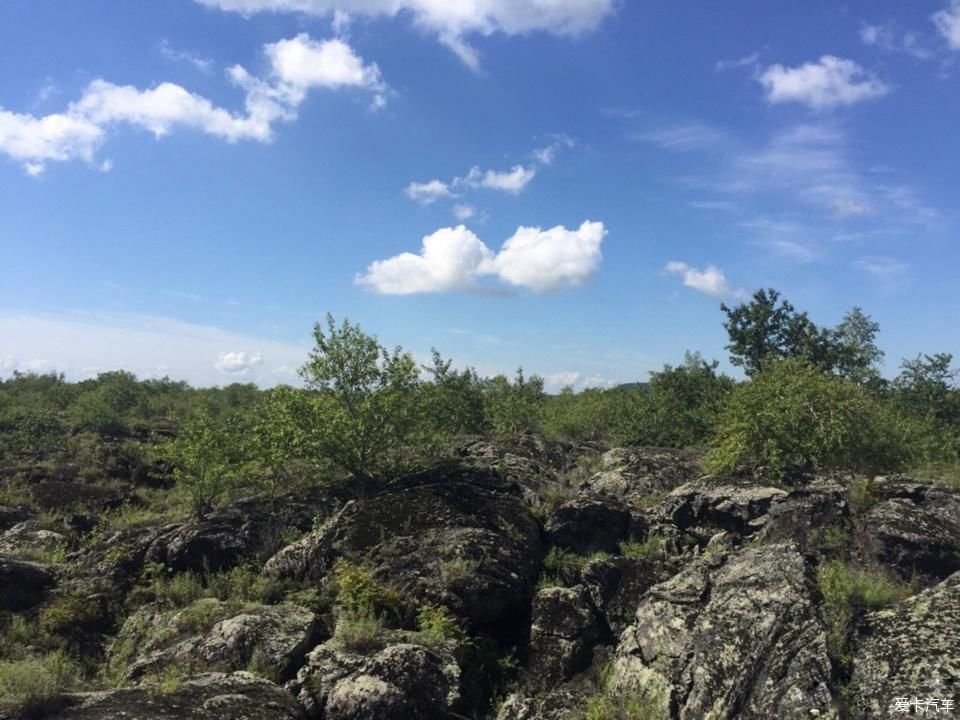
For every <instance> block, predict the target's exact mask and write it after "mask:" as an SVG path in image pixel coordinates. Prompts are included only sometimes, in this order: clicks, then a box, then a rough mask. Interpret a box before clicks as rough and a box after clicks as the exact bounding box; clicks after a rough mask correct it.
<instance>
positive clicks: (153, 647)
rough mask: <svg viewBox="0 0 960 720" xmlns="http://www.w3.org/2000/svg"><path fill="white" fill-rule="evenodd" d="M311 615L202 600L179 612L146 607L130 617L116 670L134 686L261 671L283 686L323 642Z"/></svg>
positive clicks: (290, 608) (118, 644)
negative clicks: (176, 677)
mask: <svg viewBox="0 0 960 720" xmlns="http://www.w3.org/2000/svg"><path fill="white" fill-rule="evenodd" d="M318 636H319V632H318V626H317V622H316V620H315V618H314V615H313V613H312V612H311V611H309V610H307V609H305V608H301V607H298V606H296V605H290V604H281V605H269V606H263V607H254V608H247V609H244V610H241V611H237V609H236V608H233V607H232V606H231V605H230V604H228V603H224V602H221V601H219V600H213V599H204V600H199V601H197V602H196V603H194V604H193V605H191V606H189V607H187V608H184V609H183V610H177V611H169V610H167V611H165V610H162V609H158V608H155V607H151V606H147V607H144V608H141V609H139V610H138V611H136V612H135V613H134V614H133V615H131V616H130V617H129V618H128V619H127V620H126V622H125V623H124V625H123V627H122V628H121V630H120V632H119V634H118V635H117V638H116V640H115V641H114V643H113V645H112V648H113V649H112V652H111V656H112V657H111V659H112V662H113V664H114V666H118V669H119V670H120V671H121V672H123V674H124V676H125V678H126V679H127V680H130V681H135V680H138V679H140V678H142V677H144V676H145V675H152V676H156V675H158V674H160V673H162V672H163V671H164V670H166V669H167V668H171V667H181V668H189V669H191V670H193V671H197V672H199V671H202V670H212V669H215V670H222V671H232V670H242V669H245V668H247V667H250V666H251V665H256V666H257V669H258V671H260V672H266V673H268V674H269V675H270V676H271V677H272V678H273V679H276V680H278V681H284V680H287V679H289V678H290V677H292V675H293V674H294V673H295V672H296V671H297V669H298V668H299V667H300V665H301V664H302V662H303V657H304V655H305V654H306V652H307V651H308V650H310V649H311V648H312V647H313V646H314V645H315V644H316V642H317V640H318V639H319V637H318Z"/></svg>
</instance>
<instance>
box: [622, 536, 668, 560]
mask: <svg viewBox="0 0 960 720" xmlns="http://www.w3.org/2000/svg"><path fill="white" fill-rule="evenodd" d="M620 553H621V554H622V555H623V556H624V557H629V558H642V559H645V560H662V559H665V558H666V557H667V541H666V538H662V537H657V536H656V535H651V536H649V537H648V538H647V539H646V540H644V541H643V542H639V541H637V540H624V541H623V542H621V543H620Z"/></svg>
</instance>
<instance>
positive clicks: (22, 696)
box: [0, 652, 80, 718]
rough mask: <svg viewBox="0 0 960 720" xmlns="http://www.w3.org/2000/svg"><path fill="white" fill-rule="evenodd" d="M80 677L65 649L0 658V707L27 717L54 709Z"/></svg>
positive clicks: (18, 715)
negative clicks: (22, 657) (62, 651)
mask: <svg viewBox="0 0 960 720" xmlns="http://www.w3.org/2000/svg"><path fill="white" fill-rule="evenodd" d="M79 677H80V674H79V671H78V669H77V666H76V664H75V663H74V662H73V661H72V660H71V659H70V658H68V657H67V656H66V655H64V654H63V653H61V652H53V653H50V654H49V655H47V656H45V657H43V658H29V659H24V660H13V661H7V662H0V709H2V710H5V711H7V712H9V713H12V715H13V716H14V717H23V718H31V717H38V716H40V715H41V714H45V713H48V712H52V711H54V710H56V708H57V707H58V706H59V704H60V702H61V698H62V696H63V694H64V693H66V692H70V691H71V690H73V689H74V688H75V687H76V686H77V684H78V682H79Z"/></svg>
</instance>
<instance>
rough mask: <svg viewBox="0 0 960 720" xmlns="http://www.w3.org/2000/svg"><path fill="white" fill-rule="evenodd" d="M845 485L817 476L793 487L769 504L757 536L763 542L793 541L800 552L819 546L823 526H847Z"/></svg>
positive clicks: (848, 512) (843, 527)
mask: <svg viewBox="0 0 960 720" xmlns="http://www.w3.org/2000/svg"><path fill="white" fill-rule="evenodd" d="M849 522H850V507H849V504H848V503H847V487H846V486H845V485H844V484H842V483H839V482H835V481H833V480H830V479H818V480H815V481H814V482H812V483H810V484H809V485H806V486H804V487H800V488H795V489H792V490H791V491H790V493H789V494H788V495H787V497H786V498H785V499H783V500H781V501H779V502H775V503H774V504H773V505H771V506H770V510H769V512H768V513H767V516H766V522H765V523H764V527H763V529H762V531H761V532H760V534H759V536H758V538H759V539H760V540H761V541H762V542H784V541H791V542H793V543H795V544H796V545H797V546H798V547H799V548H800V549H801V551H806V550H811V551H816V550H817V549H818V543H819V542H820V540H821V539H822V531H823V530H824V529H825V528H837V529H841V530H847V529H849Z"/></svg>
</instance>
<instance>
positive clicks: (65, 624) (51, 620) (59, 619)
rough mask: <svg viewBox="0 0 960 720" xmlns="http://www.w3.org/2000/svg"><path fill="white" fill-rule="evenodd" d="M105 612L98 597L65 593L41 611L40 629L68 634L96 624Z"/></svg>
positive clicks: (56, 633)
mask: <svg viewBox="0 0 960 720" xmlns="http://www.w3.org/2000/svg"><path fill="white" fill-rule="evenodd" d="M102 616H103V612H102V609H101V607H100V603H99V600H98V598H96V597H89V596H86V595H81V594H73V595H64V596H62V597H59V598H57V599H56V600H54V601H53V602H52V603H50V604H49V605H48V606H47V607H45V608H43V609H42V610H41V611H40V623H39V624H40V629H41V630H42V631H43V632H46V633H49V634H51V635H68V634H70V633H72V632H75V631H76V630H78V629H79V628H82V627H84V626H87V627H89V626H92V625H96V624H97V623H99V622H100V620H101V619H102Z"/></svg>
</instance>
